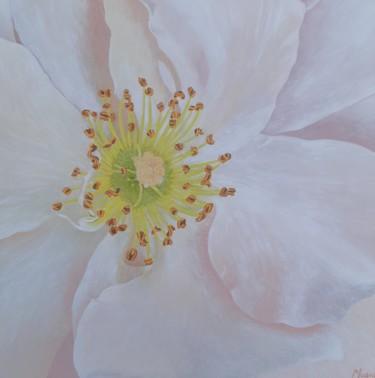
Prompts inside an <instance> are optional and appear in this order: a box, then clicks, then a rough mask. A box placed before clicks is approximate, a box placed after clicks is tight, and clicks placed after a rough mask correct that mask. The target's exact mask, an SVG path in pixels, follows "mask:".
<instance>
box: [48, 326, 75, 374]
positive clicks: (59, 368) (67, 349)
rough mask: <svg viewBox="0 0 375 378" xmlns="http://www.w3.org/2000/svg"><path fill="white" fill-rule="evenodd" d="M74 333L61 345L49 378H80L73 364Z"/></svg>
mask: <svg viewBox="0 0 375 378" xmlns="http://www.w3.org/2000/svg"><path fill="white" fill-rule="evenodd" d="M73 345H74V338H73V331H71V332H70V334H69V335H68V336H67V338H66V339H65V340H64V342H63V343H62V344H61V345H60V348H59V350H58V351H57V353H56V355H55V358H54V360H53V362H52V364H51V367H50V369H49V372H48V377H47V378H79V377H78V375H77V372H76V369H75V367H74V364H73Z"/></svg>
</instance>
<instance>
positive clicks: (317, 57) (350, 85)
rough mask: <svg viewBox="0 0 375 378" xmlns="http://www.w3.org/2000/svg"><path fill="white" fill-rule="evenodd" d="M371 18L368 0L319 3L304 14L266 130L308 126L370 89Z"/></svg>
mask: <svg viewBox="0 0 375 378" xmlns="http://www.w3.org/2000/svg"><path fill="white" fill-rule="evenodd" d="M374 18H375V3H374V2H373V1H372V0H364V1H361V3H360V5H359V3H358V1H356V0H348V1H345V3H343V2H342V1H340V0H333V1H320V2H319V3H318V4H317V5H316V6H315V7H314V8H312V9H311V10H310V11H309V12H307V13H306V16H305V20H304V22H303V24H302V27H301V33H300V44H299V49H298V57H297V61H296V64H295V65H294V67H293V69H292V72H291V74H290V77H289V79H288V81H287V83H286V84H285V86H284V87H283V89H282V90H281V92H280V93H279V96H278V100H277V104H276V108H275V111H274V113H273V114H272V118H271V120H270V122H269V124H268V125H267V128H266V133H268V134H278V133H283V132H286V131H292V130H298V129H301V128H304V127H307V126H309V125H312V124H315V123H316V122H318V121H320V120H322V119H325V118H326V117H328V116H330V115H331V114H333V113H337V112H339V111H341V110H343V109H345V108H347V107H349V106H352V105H353V104H355V103H357V102H359V101H362V100H364V99H365V98H366V97H368V96H370V95H373V94H374V93H375V68H374V67H375V48H374V46H373V42H372V41H373V40H374V37H375V23H374ZM347 133H348V134H350V130H348V131H347Z"/></svg>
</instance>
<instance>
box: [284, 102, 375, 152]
mask: <svg viewBox="0 0 375 378" xmlns="http://www.w3.org/2000/svg"><path fill="white" fill-rule="evenodd" d="M374 109H375V95H372V96H369V97H367V98H365V99H364V100H362V101H359V102H357V103H356V104H354V105H352V106H349V107H347V108H345V109H343V110H340V111H338V112H336V113H333V114H331V115H329V116H328V117H326V118H324V119H322V120H320V121H318V122H316V123H314V124H312V125H310V126H307V127H305V128H303V129H300V130H296V131H290V132H288V133H285V134H284V135H290V136H296V137H299V138H303V139H308V140H315V139H336V140H343V141H345V142H351V143H356V144H359V145H361V146H364V147H367V148H369V149H370V150H372V151H375V127H374V125H375V112H374Z"/></svg>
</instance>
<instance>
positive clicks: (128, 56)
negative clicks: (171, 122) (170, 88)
mask: <svg viewBox="0 0 375 378" xmlns="http://www.w3.org/2000/svg"><path fill="white" fill-rule="evenodd" d="M104 7H105V18H106V22H107V24H108V26H109V27H110V30H111V42H110V50H109V64H110V70H111V74H112V77H113V81H114V86H115V91H116V94H117V96H119V97H122V93H123V91H124V89H125V88H127V89H129V90H130V92H131V94H132V96H133V102H134V104H135V109H136V111H139V110H140V108H141V104H142V100H141V99H142V88H141V87H140V86H139V83H138V78H139V77H144V78H146V79H147V80H148V82H149V84H150V85H151V86H152V87H153V88H154V89H155V97H156V99H157V101H159V100H166V98H167V89H166V87H165V85H164V83H163V81H162V78H161V75H160V73H159V62H163V64H168V58H167V57H166V56H165V55H164V54H163V53H162V52H161V51H160V50H159V49H158V46H157V44H156V41H155V37H154V36H153V35H152V33H151V32H150V30H149V28H148V18H147V10H146V8H145V7H144V5H143V4H141V3H140V2H139V1H123V0H104Z"/></svg>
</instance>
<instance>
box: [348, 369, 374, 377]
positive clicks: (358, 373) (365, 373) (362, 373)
mask: <svg viewBox="0 0 375 378" xmlns="http://www.w3.org/2000/svg"><path fill="white" fill-rule="evenodd" d="M352 378H375V370H374V371H373V372H371V373H369V372H368V371H363V370H362V368H360V369H354V371H353V375H352Z"/></svg>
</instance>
